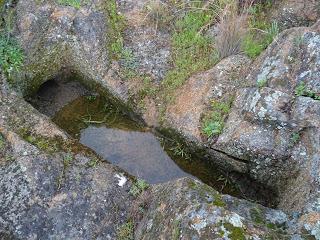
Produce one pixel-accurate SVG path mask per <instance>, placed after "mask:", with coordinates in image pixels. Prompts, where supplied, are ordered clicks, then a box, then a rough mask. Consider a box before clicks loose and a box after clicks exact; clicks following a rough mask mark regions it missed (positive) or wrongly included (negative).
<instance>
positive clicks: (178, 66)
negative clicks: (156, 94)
mask: <svg viewBox="0 0 320 240" xmlns="http://www.w3.org/2000/svg"><path fill="white" fill-rule="evenodd" d="M194 8H199V9H200V10H198V9H196V10H193V11H187V12H186V13H185V15H184V16H182V17H180V18H178V19H177V20H176V22H175V24H174V29H175V32H174V33H173V35H172V38H171V43H172V54H171V58H172V65H173V68H172V69H171V70H169V71H168V72H167V74H166V76H165V78H164V81H163V82H162V84H163V87H164V88H165V91H166V92H168V91H171V90H174V89H176V88H177V87H180V86H181V85H182V84H183V83H184V82H185V80H186V79H187V78H188V77H190V76H191V75H192V74H194V73H196V72H199V71H202V70H205V69H208V68H209V67H210V66H212V65H213V64H214V63H216V62H217V60H218V59H217V58H216V56H217V55H216V54H215V53H214V49H213V46H212V39H211V38H210V37H208V36H207V35H204V34H202V32H201V30H202V28H203V27H204V26H206V25H207V24H208V23H210V22H211V21H212V19H213V17H214V16H215V15H214V13H213V12H211V11H209V10H202V9H201V5H195V6H194Z"/></svg>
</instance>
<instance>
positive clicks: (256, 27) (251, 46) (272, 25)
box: [242, 1, 280, 58]
mask: <svg viewBox="0 0 320 240" xmlns="http://www.w3.org/2000/svg"><path fill="white" fill-rule="evenodd" d="M271 6H272V2H271V1H266V2H265V3H259V4H255V5H252V6H251V7H250V8H249V9H248V13H249V31H248V33H247V35H246V37H244V38H243V42H242V50H243V51H244V53H245V54H246V55H248V56H249V57H250V58H256V57H257V56H259V55H260V54H261V52H262V51H263V50H265V49H266V48H267V47H268V46H269V45H270V44H271V43H272V41H273V40H274V38H275V37H276V36H277V35H278V34H279V32H280V29H279V26H278V23H277V22H275V21H273V22H269V20H268V17H267V15H268V10H269V9H270V8H271Z"/></svg>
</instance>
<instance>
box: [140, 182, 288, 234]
mask: <svg viewBox="0 0 320 240" xmlns="http://www.w3.org/2000/svg"><path fill="white" fill-rule="evenodd" d="M150 193H151V194H152V196H153V197H154V198H153V200H152V201H151V203H149V209H148V211H147V212H146V214H145V215H144V217H143V219H142V220H141V222H140V223H139V225H138V227H137V231H136V237H137V239H234V240H236V239H237V240H238V239H268V238H270V239H285V236H284V235H282V234H281V232H282V231H283V232H285V230H286V228H287V226H286V221H287V217H286V215H285V214H284V213H283V212H281V211H275V210H270V209H267V208H264V207H262V206H259V205H255V204H250V203H248V202H246V201H243V200H239V199H235V198H233V197H230V196H224V195H220V194H219V193H218V192H216V191H214V190H212V189H210V188H208V187H207V186H205V185H203V184H201V183H199V182H194V181H190V180H189V179H186V178H185V179H181V180H179V181H177V182H174V183H168V184H164V185H158V186H155V187H154V188H153V189H152V190H151V191H150Z"/></svg>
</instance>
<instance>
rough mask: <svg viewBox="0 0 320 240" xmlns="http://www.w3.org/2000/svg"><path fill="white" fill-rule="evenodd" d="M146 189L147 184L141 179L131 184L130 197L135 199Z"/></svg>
mask: <svg viewBox="0 0 320 240" xmlns="http://www.w3.org/2000/svg"><path fill="white" fill-rule="evenodd" d="M147 188H149V184H148V183H147V182H146V181H144V180H142V179H138V180H137V181H135V182H134V183H133V184H132V186H131V188H130V191H129V193H130V194H131V195H132V196H134V197H137V196H139V195H140V194H141V193H142V192H143V191H144V190H146V189H147Z"/></svg>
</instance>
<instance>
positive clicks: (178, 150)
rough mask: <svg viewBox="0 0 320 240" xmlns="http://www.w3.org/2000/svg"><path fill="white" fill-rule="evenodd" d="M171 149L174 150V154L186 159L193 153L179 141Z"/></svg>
mask: <svg viewBox="0 0 320 240" xmlns="http://www.w3.org/2000/svg"><path fill="white" fill-rule="evenodd" d="M170 150H171V151H172V152H173V154H174V155H176V156H180V157H182V158H185V159H190V158H191V155H190V153H188V151H187V150H186V148H185V147H184V146H183V144H181V143H179V142H178V143H177V144H176V145H175V146H174V147H171V148H170Z"/></svg>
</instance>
